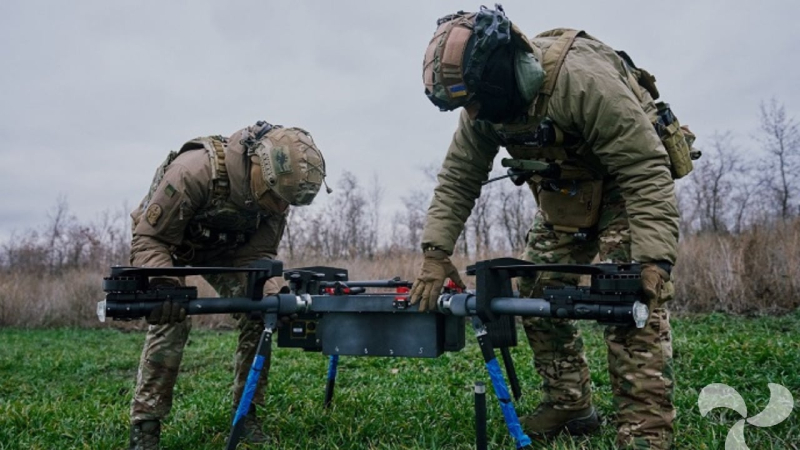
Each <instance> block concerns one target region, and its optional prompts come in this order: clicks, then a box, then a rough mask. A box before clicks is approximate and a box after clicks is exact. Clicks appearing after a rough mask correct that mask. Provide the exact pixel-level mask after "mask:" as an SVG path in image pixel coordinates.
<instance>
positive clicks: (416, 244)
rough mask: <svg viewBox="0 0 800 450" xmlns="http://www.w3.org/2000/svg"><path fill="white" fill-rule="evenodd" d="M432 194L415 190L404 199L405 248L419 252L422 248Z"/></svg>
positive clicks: (402, 214)
mask: <svg viewBox="0 0 800 450" xmlns="http://www.w3.org/2000/svg"><path fill="white" fill-rule="evenodd" d="M431 195H432V192H428V191H425V190H422V189H414V190H412V191H411V193H410V194H409V195H407V196H405V197H402V198H401V200H402V201H403V212H402V213H401V217H402V219H403V220H402V223H403V225H404V227H405V230H406V232H405V242H406V245H405V246H404V247H405V248H408V249H409V250H412V251H418V250H419V249H420V248H421V246H422V229H423V227H424V226H425V217H426V216H427V207H428V204H430V202H431Z"/></svg>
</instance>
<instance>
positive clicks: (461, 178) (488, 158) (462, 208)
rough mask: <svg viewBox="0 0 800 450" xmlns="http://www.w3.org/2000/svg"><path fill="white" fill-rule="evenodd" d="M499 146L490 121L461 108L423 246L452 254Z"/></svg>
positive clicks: (431, 206)
mask: <svg viewBox="0 0 800 450" xmlns="http://www.w3.org/2000/svg"><path fill="white" fill-rule="evenodd" d="M498 145H499V139H498V138H497V136H496V134H495V133H494V131H493V130H492V129H491V128H490V127H489V126H488V125H487V124H485V123H481V122H479V121H478V122H476V121H472V120H470V119H469V116H468V115H467V113H466V111H463V110H462V111H461V116H460V118H459V122H458V128H457V129H456V132H455V134H454V135H453V140H452V142H451V143H450V148H449V149H448V150H447V156H446V157H445V159H444V163H442V168H441V170H440V171H439V175H438V177H437V178H438V180H439V184H438V185H437V186H436V189H435V190H434V191H433V200H431V204H430V207H428V215H427V217H426V220H425V228H424V230H423V232H422V247H423V248H425V247H428V246H432V247H437V248H440V249H442V250H444V251H445V252H447V253H448V254H452V253H453V247H455V243H456V240H457V239H458V236H459V235H460V234H461V231H462V230H463V229H464V223H465V222H466V221H467V219H468V218H469V215H470V213H472V208H473V206H475V199H477V198H478V196H479V195H480V194H481V183H482V182H484V181H486V180H487V179H488V178H489V171H490V170H491V168H492V161H493V160H494V157H495V156H496V155H497V152H498Z"/></svg>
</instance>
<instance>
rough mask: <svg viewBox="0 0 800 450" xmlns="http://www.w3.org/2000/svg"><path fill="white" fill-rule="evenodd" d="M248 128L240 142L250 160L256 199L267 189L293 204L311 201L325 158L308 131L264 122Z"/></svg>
mask: <svg viewBox="0 0 800 450" xmlns="http://www.w3.org/2000/svg"><path fill="white" fill-rule="evenodd" d="M250 131H251V132H250V133H248V134H247V135H246V136H245V137H244V139H243V140H242V142H241V143H242V145H244V147H245V148H246V149H247V154H248V155H250V159H251V161H252V163H253V167H252V168H253V170H252V171H251V176H252V177H254V178H255V179H254V180H252V181H254V183H253V186H254V188H253V191H254V192H253V195H254V196H255V197H256V199H259V198H261V197H262V196H264V195H265V194H267V193H268V192H269V193H271V194H274V195H275V196H277V197H278V198H279V199H281V200H283V201H284V202H286V203H288V204H290V205H292V206H304V205H309V204H311V202H312V201H313V200H314V197H316V195H317V192H319V188H320V186H322V184H323V183H325V159H324V158H323V157H322V152H320V150H319V149H318V148H317V146H316V144H314V140H313V139H312V137H311V134H310V133H309V132H308V131H306V130H304V129H302V128H296V127H292V128H284V127H282V126H280V125H270V124H268V123H266V122H258V123H257V124H256V126H255V127H252V128H251V130H250ZM259 175H260V176H259Z"/></svg>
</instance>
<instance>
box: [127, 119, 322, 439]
mask: <svg viewBox="0 0 800 450" xmlns="http://www.w3.org/2000/svg"><path fill="white" fill-rule="evenodd" d="M324 178H325V162H324V160H323V158H322V154H321V153H320V151H319V149H318V148H317V146H316V145H315V144H314V141H313V140H312V138H311V135H310V134H309V133H308V132H306V131H305V130H303V129H300V128H284V127H281V126H277V125H274V126H273V125H270V124H268V123H266V122H258V123H256V124H255V125H253V126H250V127H247V128H244V129H242V130H239V131H237V132H236V133H234V134H233V135H232V136H231V137H230V138H225V137H222V136H210V137H203V138H197V139H193V140H191V141H189V142H187V143H186V144H184V145H183V147H181V149H180V150H178V151H177V152H171V153H170V154H169V156H168V157H167V160H166V161H165V162H164V163H163V164H162V165H161V166H160V167H159V168H158V170H157V171H156V175H155V177H154V179H153V183H152V185H151V186H150V191H149V193H148V194H147V195H146V196H145V198H144V200H143V201H142V203H141V204H140V205H139V207H138V208H137V209H136V210H135V211H134V212H133V213H131V217H132V219H133V240H132V242H131V264H132V265H134V266H146V267H172V266H177V265H192V266H230V267H243V266H247V265H248V264H250V263H251V262H253V261H255V260H258V259H262V258H274V257H275V255H276V253H277V250H278V244H279V242H280V240H281V236H282V235H283V230H284V227H285V225H286V215H287V212H288V209H289V205H294V206H302V205H308V204H310V203H311V201H312V200H313V199H314V197H315V196H316V195H317V192H318V191H319V188H320V185H321V184H322V183H323V182H324ZM204 278H205V279H206V280H207V281H208V282H209V283H210V284H211V286H213V287H214V289H216V290H217V292H218V293H219V294H220V295H221V296H224V297H233V296H242V295H244V289H245V275H244V274H217V275H205V276H204ZM274 280H275V279H272V280H270V281H269V282H267V285H266V286H265V287H264V291H265V294H274V293H277V292H278V291H279V290H280V289H281V286H280V285H279V282H278V281H274ZM184 281H185V280H184V279H183V278H182V277H180V278H173V277H159V278H154V279H152V280H151V286H159V285H167V286H170V285H172V286H174V285H178V284H180V285H183V284H184ZM235 318H236V320H237V327H238V329H239V341H238V346H237V348H236V358H235V366H234V382H233V400H234V405H236V404H238V402H239V398H240V397H241V395H242V391H243V389H244V385H245V381H246V379H247V374H248V371H249V367H250V363H251V362H252V361H253V358H254V356H255V353H256V348H257V346H258V341H259V338H260V336H261V332H262V331H263V329H264V323H263V319H262V318H260V317H257V318H256V317H250V316H247V315H236V316H235ZM147 321H148V323H150V327H149V329H148V332H147V338H146V340H145V344H144V350H143V351H142V358H141V361H140V363H139V373H138V376H137V379H136V391H135V393H134V396H133V401H132V403H131V435H130V448H131V449H132V450H133V449H136V450H145V449H147V450H150V449H157V448H158V443H159V438H160V434H161V420H162V419H163V418H164V417H165V416H166V415H167V414H168V413H169V410H170V408H171V406H172V391H173V388H174V386H175V380H176V378H177V376H178V368H179V366H180V363H181V358H182V356H183V348H184V346H185V345H186V340H187V338H188V336H189V330H190V329H191V326H192V325H191V320H190V319H186V311H185V310H183V309H182V308H180V307H179V306H178V305H177V304H172V303H170V302H164V303H163V305H162V307H160V308H157V309H155V310H154V311H153V312H152V313H151V315H150V316H149V317H148V318H147ZM266 364H267V367H269V361H267V362H266ZM265 384H266V379H265V377H261V379H260V380H259V384H258V387H257V388H256V392H255V395H254V398H253V404H254V405H261V406H263V404H264V386H265ZM244 424H245V430H244V436H245V439H246V440H249V441H250V442H264V441H265V440H266V436H265V435H264V432H263V430H262V428H261V423H260V422H259V420H258V419H257V417H256V414H255V408H254V406H251V409H250V411H249V412H248V414H247V415H246V417H245V419H244Z"/></svg>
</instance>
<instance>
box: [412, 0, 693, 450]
mask: <svg viewBox="0 0 800 450" xmlns="http://www.w3.org/2000/svg"><path fill="white" fill-rule="evenodd" d="M423 80H424V83H425V93H426V95H427V96H428V98H429V99H430V100H431V101H432V102H433V103H434V105H436V106H438V107H439V108H440V110H442V111H450V110H454V109H456V108H459V107H463V108H464V110H463V111H462V112H461V115H460V118H459V123H458V128H457V129H456V131H455V135H454V136H453V140H452V143H451V144H450V148H449V149H448V151H447V156H446V157H445V160H444V163H443V165H442V169H441V171H440V172H439V175H438V185H437V187H436V189H435V191H434V195H433V200H432V202H431V205H430V207H429V209H428V214H427V221H426V224H425V229H424V232H423V237H422V247H423V251H424V255H425V258H424V262H423V264H422V267H421V270H420V275H419V276H418V278H417V280H416V281H415V283H414V286H413V288H412V290H411V301H412V303H417V302H421V306H420V309H423V310H425V309H433V308H435V302H436V299H437V297H438V295H439V292H440V289H441V286H442V283H443V282H444V280H445V278H448V277H449V278H451V279H452V280H453V281H454V282H456V283H457V284H459V285H461V286H462V287H463V282H462V281H461V279H460V277H459V275H458V271H457V269H456V268H455V267H454V265H453V264H452V263H451V262H450V259H449V256H450V255H451V254H452V252H453V247H454V245H455V242H456V239H457V238H458V236H459V234H460V233H461V232H462V230H463V228H464V222H465V221H466V220H467V218H468V217H469V215H470V212H471V210H472V208H473V206H474V204H475V199H476V198H477V197H478V196H479V195H480V191H481V184H482V183H483V182H484V181H486V180H487V178H488V175H489V171H490V170H491V166H492V161H493V159H494V158H495V156H496V155H497V153H498V148H499V147H500V146H503V147H506V149H507V150H508V153H509V154H510V155H511V157H512V158H514V159H521V160H534V161H541V162H544V163H546V164H547V165H548V167H549V168H548V170H545V171H542V172H538V173H536V174H532V177H531V178H530V179H529V180H528V184H529V186H530V187H531V190H532V191H533V194H534V196H535V198H536V200H537V203H538V205H539V213H538V214H537V216H536V219H535V221H534V223H533V226H532V228H531V230H530V232H529V234H528V240H527V246H526V248H525V251H524V258H525V259H526V260H528V261H532V262H535V263H581V264H588V263H591V262H592V260H593V258H594V257H595V256H596V255H598V254H599V256H600V259H601V260H604V261H612V262H619V263H622V262H631V261H636V262H639V263H642V267H643V269H642V279H643V285H644V294H645V297H646V300H647V301H648V303H649V306H650V309H651V314H650V317H649V320H648V321H647V324H646V326H645V327H644V328H643V329H636V328H633V327H626V326H609V327H607V328H606V331H605V341H606V344H607V345H608V362H609V371H610V377H611V384H612V388H613V393H614V400H615V405H616V411H617V446H618V447H619V448H626V449H627V448H633V449H658V450H661V449H667V448H669V447H670V445H671V441H672V434H673V420H674V418H675V409H674V407H673V404H672V394H673V389H674V384H673V374H672V343H671V337H670V324H669V315H668V313H667V311H666V309H664V307H663V304H664V302H666V301H667V300H669V299H670V298H671V296H672V294H673V288H672V284H671V282H670V281H669V280H670V270H671V267H672V265H673V264H674V262H675V258H676V249H677V240H678V219H679V217H678V210H677V208H676V201H675V194H674V182H673V177H680V176H682V175H685V173H687V172H688V171H689V170H691V166H690V164H691V162H690V160H689V146H688V145H687V142H686V140H687V138H686V137H685V136H684V134H683V131H684V130H681V128H680V125H679V124H678V122H677V120H674V116H671V112H670V111H669V109H668V106H667V105H665V104H663V103H659V104H658V105H657V104H655V103H654V98H657V97H658V94H657V91H656V90H655V85H654V81H655V79H654V78H653V77H651V76H650V75H649V74H648V73H647V72H646V71H644V70H642V69H638V68H636V67H635V66H634V65H633V62H632V61H631V60H630V58H628V57H627V55H625V54H624V53H622V52H620V53H617V52H615V51H614V50H613V49H612V48H610V47H609V46H607V45H605V44H603V43H602V42H600V41H598V40H597V39H595V38H593V37H591V36H589V35H588V34H586V33H584V32H578V31H575V30H568V29H559V30H553V31H550V32H547V33H544V34H541V35H539V36H537V37H536V38H534V39H533V40H529V39H527V38H526V37H525V35H523V34H522V32H521V31H520V30H519V29H518V28H517V27H516V26H514V25H513V24H511V23H510V22H509V20H508V19H507V18H506V16H505V13H504V12H503V10H502V8H500V7H499V6H498V10H496V11H495V10H490V9H485V8H482V9H481V10H480V11H479V12H478V13H465V12H459V13H456V14H452V15H449V16H446V17H444V18H442V19H440V20H439V22H438V29H437V30H436V32H435V34H434V36H433V39H432V40H431V41H430V44H429V46H428V49H427V51H426V53H425V58H424V62H423ZM664 117H671V119H670V120H668V121H666V122H665V121H664V120H663V118H664ZM576 283H577V279H576V277H574V276H570V275H565V274H550V273H544V274H542V275H540V276H538V277H537V278H535V279H525V278H523V279H520V286H519V287H520V292H521V295H523V296H526V297H540V296H541V294H542V288H543V286H559V285H565V284H576ZM524 326H525V332H526V334H527V336H528V341H529V343H530V346H531V348H532V349H533V352H534V364H535V366H536V369H537V371H538V373H539V374H540V375H541V377H542V379H543V386H542V389H543V401H542V403H541V404H540V406H539V407H538V408H537V409H536V411H534V412H533V414H532V415H529V416H527V417H523V418H522V424H523V427H524V428H525V429H526V431H527V432H529V433H532V434H534V435H543V436H552V435H554V434H557V433H560V432H567V433H570V434H574V435H578V434H587V433H591V432H594V431H595V430H596V429H597V428H598V427H599V424H600V422H599V420H598V417H597V413H596V412H595V409H594V407H593V406H592V402H591V386H590V379H589V368H588V366H587V363H586V358H585V357H584V352H583V341H582V339H581V336H580V333H579V332H578V329H577V328H576V327H575V324H574V323H573V322H572V321H567V320H555V319H552V320H551V319H538V318H531V319H527V320H526V321H525V322H524Z"/></svg>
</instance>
